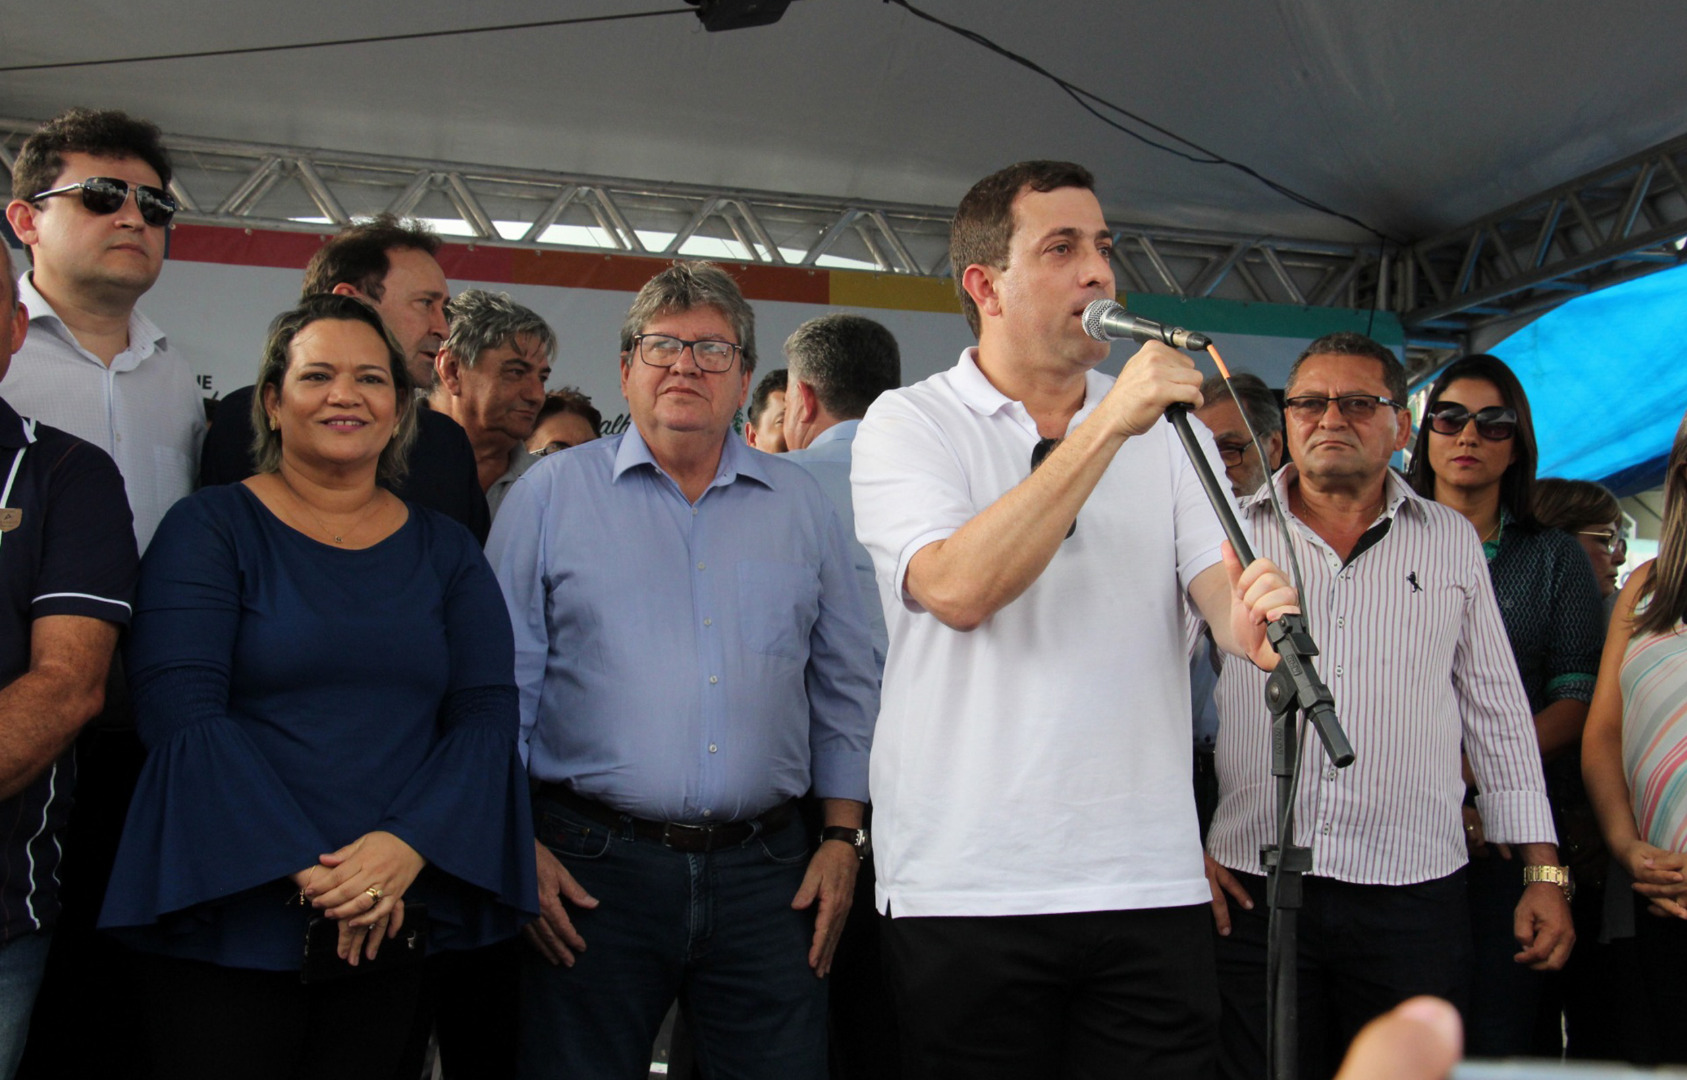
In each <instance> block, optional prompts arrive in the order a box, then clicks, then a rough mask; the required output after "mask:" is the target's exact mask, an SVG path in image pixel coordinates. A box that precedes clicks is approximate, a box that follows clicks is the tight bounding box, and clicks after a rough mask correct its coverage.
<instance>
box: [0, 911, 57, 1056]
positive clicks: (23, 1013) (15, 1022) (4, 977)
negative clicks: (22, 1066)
mask: <svg viewBox="0 0 1687 1080" xmlns="http://www.w3.org/2000/svg"><path fill="white" fill-rule="evenodd" d="M52 941H53V932H52V931H51V930H42V931H38V932H36V933H33V934H25V935H24V936H23V937H20V938H17V939H15V940H13V941H9V942H7V943H6V944H5V945H4V946H0V1080H12V1074H13V1073H15V1072H17V1069H18V1059H19V1058H21V1057H23V1044H24V1040H26V1039H27V1038H29V1014H30V1011H31V1010H32V1009H34V1008H35V991H36V990H38V989H40V988H41V973H42V972H44V971H45V970H46V969H47V946H48V945H50V944H52Z"/></svg>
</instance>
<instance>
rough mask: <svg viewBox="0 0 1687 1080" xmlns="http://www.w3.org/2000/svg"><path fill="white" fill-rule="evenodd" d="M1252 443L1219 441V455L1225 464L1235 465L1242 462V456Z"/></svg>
mask: <svg viewBox="0 0 1687 1080" xmlns="http://www.w3.org/2000/svg"><path fill="white" fill-rule="evenodd" d="M1252 445H1253V444H1252V443H1245V442H1244V443H1219V444H1218V457H1219V460H1220V461H1222V462H1224V464H1225V465H1228V466H1234V465H1240V464H1241V463H1242V457H1243V455H1245V454H1246V453H1247V452H1248V448H1249V447H1250V446H1252Z"/></svg>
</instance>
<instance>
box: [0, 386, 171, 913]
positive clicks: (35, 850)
mask: <svg viewBox="0 0 1687 1080" xmlns="http://www.w3.org/2000/svg"><path fill="white" fill-rule="evenodd" d="M139 561H140V560H139V556H138V555H137V553H136V551H135V531H134V527H133V524H132V518H131V515H130V513H129V500H128V497H127V496H126V495H125V494H124V490H123V477H122V475H121V474H120V473H119V472H118V471H117V466H116V465H115V464H114V463H113V462H112V460H111V458H110V457H108V456H107V455H106V453H105V452H104V451H103V450H100V449H99V448H98V447H95V446H93V445H91V444H89V443H85V442H83V441H82V440H81V439H78V438H76V437H75V436H74V435H69V434H67V433H65V432H63V431H60V430H58V429H57V428H53V427H48V426H47V425H46V424H39V423H36V422H35V421H33V420H25V419H23V418H21V417H19V416H18V414H17V412H16V411H14V410H13V409H12V407H11V406H10V405H8V404H6V402H5V401H4V400H0V686H9V685H10V684H11V683H12V682H13V681H14V680H16V679H17V678H18V677H19V676H20V675H23V674H25V673H26V672H28V671H29V660H30V628H31V626H32V625H33V623H34V621H35V620H36V619H39V618H42V617H44V616H48V615H81V616H85V617H87V618H90V619H102V620H104V621H106V622H110V623H116V624H117V625H118V626H128V625H129V615H130V604H131V603H132V602H133V600H134V595H135V577H136V574H137V571H138V564H139ZM14 720H15V718H12V717H8V716H6V715H5V714H3V713H0V724H4V723H8V722H13V721H14ZM75 784H76V758H75V753H74V751H70V750H67V751H66V752H65V753H64V754H63V755H62V756H60V757H59V759H58V760H57V761H55V762H54V763H53V764H52V765H50V766H49V767H48V768H47V770H46V771H45V772H43V773H42V774H41V775H40V776H38V777H36V779H35V781H34V783H32V784H30V785H29V787H27V788H25V789H24V790H23V791H22V792H20V793H18V794H17V795H14V796H13V797H12V798H10V799H6V800H4V801H0V844H3V847H0V943H3V942H8V941H11V940H12V939H13V938H16V937H18V936H20V935H23V934H27V933H31V932H33V931H36V930H42V929H46V928H48V927H50V926H52V925H53V922H54V920H55V919H56V918H57V917H58V912H59V903H58V895H57V887H58V879H57V871H58V868H59V853H60V842H59V833H60V832H61V831H62V830H63V828H64V825H65V820H66V818H67V817H68V816H69V814H70V798H71V793H72V791H73V789H74V787H75Z"/></svg>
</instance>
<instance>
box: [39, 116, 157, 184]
mask: <svg viewBox="0 0 1687 1080" xmlns="http://www.w3.org/2000/svg"><path fill="white" fill-rule="evenodd" d="M66 154H89V155H92V156H93V157H97V158H105V159H107V160H115V159H117V158H139V159H140V160H142V161H144V162H146V163H147V165H148V166H149V167H150V168H151V169H152V171H153V172H155V173H157V174H158V180H159V182H160V183H162V184H163V185H164V186H165V187H169V186H170V177H171V175H172V174H171V171H170V154H169V152H168V151H167V150H165V149H164V135H163V133H162V132H160V131H159V130H158V125H156V124H150V123H148V122H147V121H145V120H137V119H135V118H134V117H132V116H130V115H129V114H128V113H126V112H123V111H122V110H120V109H98V110H96V109H84V108H81V107H77V108H74V109H66V110H65V111H64V112H62V113H59V114H58V115H57V116H55V117H53V118H52V119H51V120H48V121H47V122H46V123H44V124H42V125H41V126H40V127H38V128H36V129H35V131H34V133H33V134H31V135H30V136H29V138H27V139H25V140H24V141H23V145H22V146H21V147H19V148H18V156H17V160H16V161H15V162H14V163H13V165H12V197H13V198H14V199H23V200H25V201H28V200H30V199H33V198H34V197H35V196H37V195H39V194H41V193H42V192H43V191H51V190H52V188H53V182H54V181H55V180H57V179H58V178H59V174H61V173H63V172H64V155H66Z"/></svg>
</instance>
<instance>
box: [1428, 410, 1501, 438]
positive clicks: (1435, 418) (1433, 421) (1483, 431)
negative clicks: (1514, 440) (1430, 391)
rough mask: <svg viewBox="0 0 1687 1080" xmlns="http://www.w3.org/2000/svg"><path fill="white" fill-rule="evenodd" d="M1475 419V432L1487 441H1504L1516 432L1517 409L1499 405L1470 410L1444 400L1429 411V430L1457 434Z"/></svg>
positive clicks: (1441, 433)
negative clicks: (1474, 410)
mask: <svg viewBox="0 0 1687 1080" xmlns="http://www.w3.org/2000/svg"><path fill="white" fill-rule="evenodd" d="M1472 420H1474V421H1476V434H1478V435H1480V436H1482V437H1483V438H1484V439H1487V440H1488V441H1489V442H1504V441H1505V440H1507V439H1509V438H1511V437H1512V436H1513V435H1515V434H1517V410H1516V409H1509V408H1506V407H1504V406H1501V405H1490V406H1488V407H1487V408H1486V409H1478V410H1477V411H1476V412H1471V411H1470V410H1469V409H1467V408H1465V407H1464V406H1463V405H1458V404H1455V403H1453V402H1450V401H1444V402H1442V403H1441V404H1439V405H1437V406H1435V408H1433V409H1431V410H1430V411H1429V430H1431V431H1433V432H1435V433H1436V434H1438V435H1457V434H1459V433H1460V432H1462V431H1463V430H1464V428H1465V425H1466V424H1468V423H1470V422H1471V421H1472Z"/></svg>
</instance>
